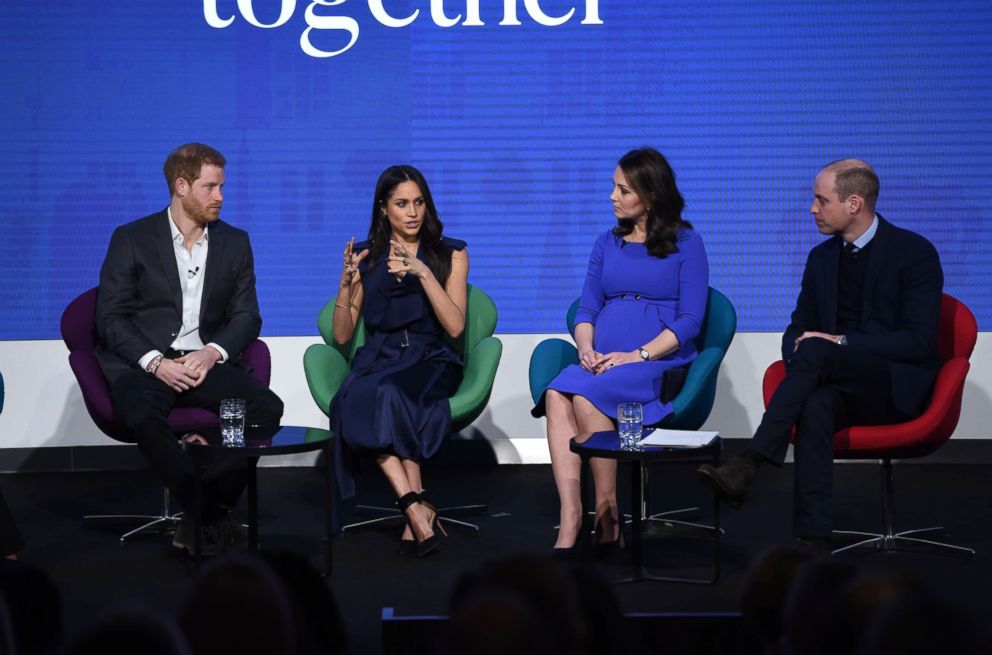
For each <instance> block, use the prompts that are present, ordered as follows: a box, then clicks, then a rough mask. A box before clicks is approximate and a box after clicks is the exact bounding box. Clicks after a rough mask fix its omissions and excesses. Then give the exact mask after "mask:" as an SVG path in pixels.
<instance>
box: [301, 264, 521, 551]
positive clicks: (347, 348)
mask: <svg viewBox="0 0 992 655" xmlns="http://www.w3.org/2000/svg"><path fill="white" fill-rule="evenodd" d="M336 301H337V297H334V298H331V299H330V300H329V301H328V302H327V304H326V305H324V308H323V309H321V310H320V314H319V315H318V317H317V327H318V329H319V330H320V336H321V337H322V338H323V339H324V343H322V344H314V345H312V346H310V347H309V348H307V350H306V352H305V353H304V354H303V370H304V372H305V373H306V376H307V385H308V386H309V387H310V394H311V395H312V396H313V399H314V402H316V403H317V406H318V407H320V410H321V411H322V412H324V414H325V415H326V414H327V413H328V410H329V409H330V406H331V399H332V398H333V397H334V394H336V393H337V391H338V388H339V387H340V386H341V382H342V381H343V380H344V378H345V376H346V375H347V374H348V371H350V370H351V359H352V357H353V356H354V354H355V351H356V350H357V349H358V348H360V347H361V346H362V344H364V343H365V321H364V319H363V317H362V316H361V315H359V317H358V324H357V325H356V326H355V334H354V336H353V337H352V339H351V341H350V342H348V343H347V344H344V345H341V344H338V343H337V342H335V341H334V333H333V318H332V316H333V314H334V303H335V302H336ZM497 318H498V314H497V311H496V304H495V303H494V302H493V300H492V298H490V297H489V296H488V295H487V294H486V292H485V291H483V290H482V289H480V288H479V287H476V286H473V285H471V284H470V285H468V307H467V311H466V316H465V329H464V330H463V331H462V333H461V335H460V336H459V337H458V338H457V339H453V340H452V344H453V345H454V347H455V349H456V350H457V351H458V352H459V353H460V354H461V356H462V361H463V362H464V365H465V369H464V372H463V376H462V382H461V384H460V385H459V386H458V390H457V391H456V392H455V395H454V396H452V397H451V398H450V400H449V402H450V404H451V431H452V432H457V431H458V430H461V429H463V428H466V427H468V426H469V425H471V424H472V422H473V421H475V419H477V418H478V417H479V415H480V414H482V412H483V410H485V408H486V404H487V403H488V402H489V396H490V394H491V393H492V390H493V380H495V379H496V369H497V367H498V366H499V360H500V356H501V355H502V354H503V344H502V342H501V341H500V340H499V339H497V338H496V337H494V336H493V332H494V331H495V330H496V321H497ZM310 433H311V434H313V435H317V434H327V430H320V429H318V428H310ZM357 507H358V509H364V510H377V511H386V512H388V515H387V516H383V517H379V518H376V519H372V520H370V521H363V522H361V523H355V524H352V525H347V526H345V527H344V528H342V532H346V531H347V530H349V529H351V528H357V527H360V526H367V525H370V524H373V523H378V522H381V521H387V520H394V519H396V518H397V517H398V516H399V510H396V509H395V508H380V507H371V506H367V505H358V506H357ZM485 507H486V506H485V505H460V506H458V507H442V508H440V509H439V510H438V514H439V518H440V520H441V521H443V522H445V523H448V524H453V525H459V526H462V527H466V528H469V529H471V530H473V531H474V532H476V533H478V531H479V527H478V526H477V525H474V524H472V523H467V522H464V521H458V520H455V519H453V518H451V517H448V516H445V515H444V513H445V512H446V511H447V512H452V511H471V510H477V511H484V510H485Z"/></svg>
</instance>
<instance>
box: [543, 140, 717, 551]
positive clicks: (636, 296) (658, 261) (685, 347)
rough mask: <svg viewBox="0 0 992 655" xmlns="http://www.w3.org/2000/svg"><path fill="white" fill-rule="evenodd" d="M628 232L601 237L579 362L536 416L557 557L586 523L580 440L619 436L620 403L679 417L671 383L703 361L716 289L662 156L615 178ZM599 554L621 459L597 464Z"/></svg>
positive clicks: (629, 162)
mask: <svg viewBox="0 0 992 655" xmlns="http://www.w3.org/2000/svg"><path fill="white" fill-rule="evenodd" d="M610 200H611V201H613V213H614V214H615V215H616V218H617V221H618V224H617V226H616V227H615V228H613V229H611V230H608V231H607V232H604V233H603V234H601V235H600V236H599V238H597V239H596V242H595V244H594V245H593V249H592V255H591V256H590V259H589V268H588V271H587V273H586V280H585V285H584V286H583V289H582V298H581V301H580V304H579V310H578V313H577V314H576V316H575V344H576V347H577V348H578V351H579V362H580V363H579V364H577V365H572V366H569V367H567V368H565V369H564V370H563V371H562V372H561V373H559V374H558V376H557V377H556V378H555V379H554V380H552V381H551V382H550V384H549V385H548V387H547V389H546V391H545V393H544V396H543V397H542V398H541V400H540V401H539V402H538V404H537V406H536V407H535V408H534V410H533V412H532V413H533V414H534V416H541V415H544V414H546V415H547V419H548V421H547V430H548V446H549V449H550V450H551V468H552V471H553V473H554V476H555V485H556V486H557V489H558V496H559V499H560V501H561V510H560V511H561V517H560V518H561V521H560V525H561V528H560V530H559V532H558V540H557V541H556V542H555V550H556V554H557V553H566V554H567V553H571V552H574V550H575V549H576V547H577V545H578V543H577V542H578V536H579V530H580V528H581V524H582V501H581V497H580V486H579V469H580V462H579V457H578V456H577V455H575V454H574V453H572V452H571V451H570V450H569V447H568V442H569V440H570V439H571V438H572V437H574V436H575V435H576V434H581V433H585V432H596V431H601V430H613V429H614V428H615V424H614V421H615V419H616V415H617V405H618V404H619V403H622V402H639V403H641V405H642V406H643V411H644V425H653V424H656V423H658V422H659V421H661V420H662V419H663V418H665V416H667V415H668V414H670V413H671V411H672V408H671V404H670V403H667V402H664V403H663V402H662V401H661V400H660V398H661V388H662V377H663V376H664V374H665V372H666V371H668V370H671V369H673V368H679V367H684V366H687V365H688V364H689V363H690V362H692V360H693V359H694V358H695V357H696V348H695V343H694V341H693V340H694V339H695V337H696V336H697V335H698V334H699V328H700V325H701V324H702V320H703V314H704V313H705V311H706V299H707V294H708V287H709V279H708V278H709V269H708V265H707V262H706V252H705V250H704V249H703V242H702V239H700V237H699V235H698V234H696V233H695V232H694V231H693V230H692V225H690V224H689V222H688V221H685V220H683V219H682V209H683V207H684V205H685V201H684V200H683V198H682V194H681V193H679V190H678V187H677V186H676V184H675V173H674V172H673V171H672V168H671V166H669V164H668V162H667V161H666V160H665V158H664V157H663V156H662V155H661V153H659V152H658V151H657V150H654V149H652V148H642V149H639V150H633V151H631V152H628V153H627V154H626V155H624V156H623V157H622V158H621V159H620V162H619V165H618V166H617V168H616V170H615V171H614V173H613V192H612V193H611V194H610ZM591 469H592V473H593V478H594V480H595V489H596V508H595V510H596V534H597V538H596V540H597V547H600V548H605V547H608V546H610V545H614V544H618V543H619V541H620V535H621V533H622V529H621V528H622V526H621V523H620V517H619V513H618V511H617V499H616V478H617V464H616V460H609V459H598V458H597V459H592V460H591Z"/></svg>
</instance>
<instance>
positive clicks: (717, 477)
mask: <svg viewBox="0 0 992 655" xmlns="http://www.w3.org/2000/svg"><path fill="white" fill-rule="evenodd" d="M696 472H697V473H699V475H700V477H702V479H703V482H705V483H706V486H708V487H709V488H710V489H712V490H713V491H715V492H716V494H717V495H718V496H720V498H721V499H723V500H724V501H726V502H727V503H728V504H729V505H730V506H731V507H733V508H735V509H737V508H740V506H741V505H743V504H744V496H745V495H746V493H747V488H748V487H749V486H750V485H751V481H752V480H754V472H755V466H754V464H752V463H751V462H749V461H748V460H746V459H744V458H742V457H731V458H730V459H729V460H727V463H726V464H724V465H723V466H721V467H719V468H716V467H713V466H711V465H709V464H703V465H702V466H700V467H699V468H698V469H696Z"/></svg>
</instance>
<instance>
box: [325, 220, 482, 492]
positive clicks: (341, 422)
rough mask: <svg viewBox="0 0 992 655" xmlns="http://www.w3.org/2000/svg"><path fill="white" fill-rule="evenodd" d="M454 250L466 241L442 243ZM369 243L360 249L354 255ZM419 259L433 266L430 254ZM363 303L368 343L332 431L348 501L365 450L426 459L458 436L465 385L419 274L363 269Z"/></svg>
mask: <svg viewBox="0 0 992 655" xmlns="http://www.w3.org/2000/svg"><path fill="white" fill-rule="evenodd" d="M442 240H443V243H444V245H445V247H447V248H448V250H449V251H454V250H464V249H465V245H466V244H465V242H464V241H459V240H458V239H449V238H447V237H442ZM368 247H369V243H368V242H367V241H366V242H362V243H358V244H355V246H354V250H355V252H360V251H362V250H365V249H367V248H368ZM417 258H418V259H420V260H421V261H424V263H427V262H426V259H425V258H424V253H423V249H420V250H419V251H418V253H417ZM358 270H359V272H360V273H361V276H362V288H363V290H364V299H363V301H362V315H363V317H364V320H365V344H364V345H363V346H362V347H361V348H359V349H358V350H357V351H356V352H355V357H354V358H353V359H352V362H351V371H350V372H349V373H348V375H347V376H346V377H345V379H344V381H342V383H341V387H340V388H339V389H338V392H337V394H335V395H334V398H332V399H331V406H330V410H329V412H328V415H329V416H330V427H331V431H332V432H333V433H334V434H335V435H337V437H338V438H337V439H336V440H335V441H336V443H337V448H339V449H340V450H339V452H338V455H339V456H338V458H337V467H336V468H337V469H338V470H337V474H338V485H339V488H340V490H341V495H342V497H344V498H350V497H351V496H353V495H354V493H355V483H354V480H353V478H352V476H351V471H352V469H353V468H354V467H355V466H356V465H357V458H356V455H357V454H358V452H359V451H365V452H368V451H371V452H374V453H390V454H394V455H398V456H399V457H402V458H404V459H410V460H413V461H416V462H420V461H422V460H425V459H427V458H429V457H431V456H432V455H434V453H436V452H437V450H438V448H440V447H441V444H442V443H443V442H444V439H445V437H446V436H447V435H448V433H449V432H450V430H451V406H450V404H449V403H448V399H449V398H450V397H451V396H453V395H454V393H455V391H456V390H457V389H458V385H459V383H460V382H461V379H462V360H461V356H460V355H459V354H458V352H457V351H456V350H455V349H454V347H453V346H452V345H451V342H450V341H449V340H448V339H447V338H446V334H447V333H446V332H445V331H444V328H443V327H442V326H441V323H440V322H439V321H438V319H437V316H436V315H435V314H434V309H433V308H432V307H431V303H430V301H429V300H428V299H427V296H426V294H425V293H424V288H423V286H421V284H420V278H418V277H417V276H415V275H409V274H407V275H406V276H404V277H403V279H402V280H397V279H396V276H394V275H392V274H391V273H390V272H389V270H388V258H387V257H386V256H385V255H384V256H383V257H382V258H381V259H380V260H379V261H377V262H374V263H372V264H371V265H370V264H369V263H368V258H367V257H366V258H365V259H363V260H362V261H361V262H360V263H359V269H358Z"/></svg>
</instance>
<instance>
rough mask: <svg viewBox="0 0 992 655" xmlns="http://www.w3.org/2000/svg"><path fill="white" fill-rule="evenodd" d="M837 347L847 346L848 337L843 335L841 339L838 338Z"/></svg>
mask: <svg viewBox="0 0 992 655" xmlns="http://www.w3.org/2000/svg"><path fill="white" fill-rule="evenodd" d="M837 345H838V346H846V345H847V335H846V334H842V335H840V336H839V337H837Z"/></svg>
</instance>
